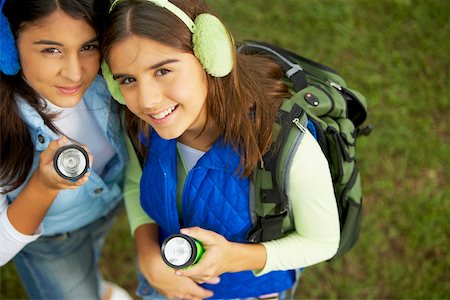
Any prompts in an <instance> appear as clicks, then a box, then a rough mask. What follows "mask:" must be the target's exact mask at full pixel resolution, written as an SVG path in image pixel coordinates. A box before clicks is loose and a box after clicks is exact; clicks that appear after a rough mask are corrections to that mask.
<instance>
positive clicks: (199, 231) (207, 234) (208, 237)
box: [180, 227, 217, 244]
mask: <svg viewBox="0 0 450 300" xmlns="http://www.w3.org/2000/svg"><path fill="white" fill-rule="evenodd" d="M180 232H181V233H183V234H186V235H189V236H191V237H193V238H194V239H196V240H198V241H201V242H202V243H203V244H209V243H210V241H211V242H212V241H214V240H215V238H216V236H217V233H215V232H214V231H210V230H206V229H203V228H200V227H189V228H182V229H181V230H180Z"/></svg>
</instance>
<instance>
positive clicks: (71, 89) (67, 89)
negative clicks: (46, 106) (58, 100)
mask: <svg viewBox="0 0 450 300" xmlns="http://www.w3.org/2000/svg"><path fill="white" fill-rule="evenodd" d="M56 88H57V89H58V90H59V91H60V92H61V93H62V94H64V95H73V94H76V93H77V92H78V91H79V90H80V89H81V85H77V86H57V87H56Z"/></svg>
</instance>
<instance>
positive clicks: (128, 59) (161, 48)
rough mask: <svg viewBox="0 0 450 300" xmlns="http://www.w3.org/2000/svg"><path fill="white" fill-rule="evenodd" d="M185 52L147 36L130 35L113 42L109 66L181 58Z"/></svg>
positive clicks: (116, 67)
mask: <svg viewBox="0 0 450 300" xmlns="http://www.w3.org/2000/svg"><path fill="white" fill-rule="evenodd" d="M186 55H187V53H185V52H182V51H181V50H179V49H176V48H172V47H169V46H166V45H164V44H162V43H160V42H156V41H154V40H151V39H149V38H145V37H141V36H136V35H132V36H129V37H127V38H125V39H123V40H120V41H118V42H116V43H114V44H113V45H112V47H111V50H110V52H109V64H110V65H111V68H114V69H118V68H124V67H126V66H130V65H132V64H142V63H143V64H144V65H147V64H151V63H152V62H158V61H160V60H162V59H168V58H175V57H177V58H180V59H181V58H182V57H183V56H186Z"/></svg>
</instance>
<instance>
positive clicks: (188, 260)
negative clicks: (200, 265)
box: [161, 234, 203, 269]
mask: <svg viewBox="0 0 450 300" xmlns="http://www.w3.org/2000/svg"><path fill="white" fill-rule="evenodd" d="M199 247H200V248H201V245H200V244H199V243H198V242H197V241H195V240H194V239H193V238H191V237H190V236H187V235H184V234H173V235H171V236H169V237H168V238H166V239H165V240H164V242H163V243H162V246H161V256H162V258H163V261H164V262H165V263H166V264H167V265H168V266H169V267H172V268H174V269H184V268H188V267H190V266H192V265H193V264H195V263H196V262H197V261H198V260H199V259H200V255H201V253H203V251H201V250H203V249H201V250H200V249H199Z"/></svg>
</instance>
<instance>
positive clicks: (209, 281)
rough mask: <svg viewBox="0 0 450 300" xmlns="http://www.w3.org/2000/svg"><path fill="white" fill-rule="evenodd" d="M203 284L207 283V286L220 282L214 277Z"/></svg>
mask: <svg viewBox="0 0 450 300" xmlns="http://www.w3.org/2000/svg"><path fill="white" fill-rule="evenodd" d="M205 282H206V283H209V284H218V283H219V282H220V277H219V276H216V277H213V278H211V279H209V280H206V281H205Z"/></svg>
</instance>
